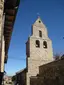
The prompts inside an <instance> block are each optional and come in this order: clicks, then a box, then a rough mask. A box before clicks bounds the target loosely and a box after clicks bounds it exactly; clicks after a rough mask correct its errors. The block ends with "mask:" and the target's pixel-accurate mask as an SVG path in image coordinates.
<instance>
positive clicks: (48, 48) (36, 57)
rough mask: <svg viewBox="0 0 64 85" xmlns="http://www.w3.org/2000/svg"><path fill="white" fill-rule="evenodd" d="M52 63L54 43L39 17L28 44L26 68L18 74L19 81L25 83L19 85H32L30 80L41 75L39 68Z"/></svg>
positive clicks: (33, 26)
mask: <svg viewBox="0 0 64 85" xmlns="http://www.w3.org/2000/svg"><path fill="white" fill-rule="evenodd" d="M52 61H53V49H52V41H51V39H50V38H49V37H48V32H47V28H46V26H45V25H44V23H43V22H42V20H41V19H40V17H38V19H37V20H36V21H35V23H34V24H33V25H32V34H31V36H30V37H29V38H28V41H27V42H26V68H25V69H24V70H22V71H19V72H17V73H16V75H17V79H18V78H19V77H20V78H19V79H20V81H21V82H23V81H24V83H22V84H20V83H19V85H30V78H31V77H32V76H37V75H38V74H39V66H41V65H44V64H47V63H49V62H52ZM19 74H20V75H19ZM21 77H22V78H21ZM21 79H22V80H21ZM17 83H18V82H17Z"/></svg>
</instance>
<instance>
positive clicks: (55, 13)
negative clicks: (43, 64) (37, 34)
mask: <svg viewBox="0 0 64 85" xmlns="http://www.w3.org/2000/svg"><path fill="white" fill-rule="evenodd" d="M38 16H40V18H41V20H42V22H43V23H44V24H45V25H46V27H47V30H48V36H49V38H50V39H51V40H52V47H53V53H54V55H55V54H63V53H64V45H63V44H64V39H63V36H64V0H20V5H19V9H18V13H17V16H16V20H15V24H14V29H13V33H12V37H11V42H10V47H9V51H8V62H7V64H6V65H5V71H6V72H7V74H8V75H14V74H15V73H16V72H17V71H19V70H21V69H23V68H25V67H26V44H25V43H26V41H27V39H28V36H30V35H31V26H32V24H34V22H35V21H36V19H37V18H38Z"/></svg>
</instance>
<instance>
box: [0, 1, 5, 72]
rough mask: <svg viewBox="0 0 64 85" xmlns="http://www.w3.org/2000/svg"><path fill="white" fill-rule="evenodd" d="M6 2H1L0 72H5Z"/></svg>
mask: <svg viewBox="0 0 64 85" xmlns="http://www.w3.org/2000/svg"><path fill="white" fill-rule="evenodd" d="M3 11H4V0H0V72H3V71H4V70H3V69H4V36H3V30H4V29H3V28H4V27H3V26H4V14H3Z"/></svg>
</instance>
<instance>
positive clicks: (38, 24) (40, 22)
mask: <svg viewBox="0 0 64 85" xmlns="http://www.w3.org/2000/svg"><path fill="white" fill-rule="evenodd" d="M33 26H37V27H43V28H46V27H45V25H44V23H43V22H42V20H41V18H40V17H38V18H37V20H36V21H35V23H34V24H33Z"/></svg>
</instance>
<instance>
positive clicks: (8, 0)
mask: <svg viewBox="0 0 64 85" xmlns="http://www.w3.org/2000/svg"><path fill="white" fill-rule="evenodd" d="M19 1H20V0H0V85H1V82H2V78H3V75H4V70H5V63H7V58H8V49H9V45H10V40H11V34H12V31H13V26H14V21H15V18H16V14H17V10H18V6H19Z"/></svg>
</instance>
